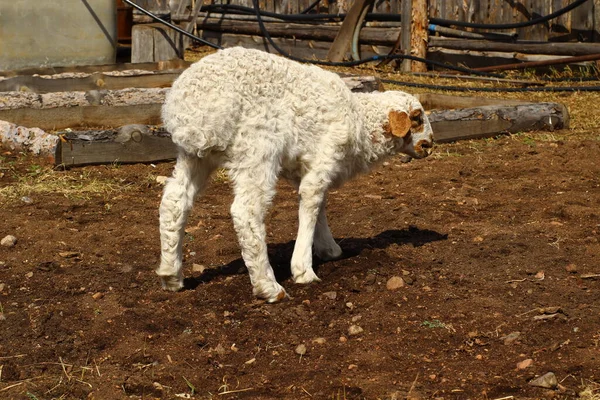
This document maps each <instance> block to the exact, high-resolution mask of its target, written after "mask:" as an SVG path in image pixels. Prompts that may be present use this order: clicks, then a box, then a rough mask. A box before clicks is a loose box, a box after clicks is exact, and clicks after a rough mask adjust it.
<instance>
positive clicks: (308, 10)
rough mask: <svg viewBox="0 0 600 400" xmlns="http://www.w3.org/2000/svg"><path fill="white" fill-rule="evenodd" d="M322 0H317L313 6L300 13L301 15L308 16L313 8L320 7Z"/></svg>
mask: <svg viewBox="0 0 600 400" xmlns="http://www.w3.org/2000/svg"><path fill="white" fill-rule="evenodd" d="M320 2H321V0H315V1H314V2H313V3H312V4H311V5H309V6H308V7H306V8H305V9H304V10H302V11H300V14H308V13H309V12H310V11H311V10H312V9H313V8H315V7H316V6H318V5H319V3H320Z"/></svg>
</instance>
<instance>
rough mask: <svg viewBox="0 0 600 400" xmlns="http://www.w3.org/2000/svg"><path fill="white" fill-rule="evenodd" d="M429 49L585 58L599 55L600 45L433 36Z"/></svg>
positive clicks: (430, 39)
mask: <svg viewBox="0 0 600 400" xmlns="http://www.w3.org/2000/svg"><path fill="white" fill-rule="evenodd" d="M429 47H430V48H431V47H442V48H444V49H453V50H474V51H497V52H506V53H513V52H518V53H525V54H549V55H556V56H583V55H587V54H599V53H600V43H568V42H567V43H557V42H537V43H532V42H525V41H517V42H515V43H505V42H494V41H489V40H467V39H447V38H441V37H434V36H431V37H430V38H429Z"/></svg>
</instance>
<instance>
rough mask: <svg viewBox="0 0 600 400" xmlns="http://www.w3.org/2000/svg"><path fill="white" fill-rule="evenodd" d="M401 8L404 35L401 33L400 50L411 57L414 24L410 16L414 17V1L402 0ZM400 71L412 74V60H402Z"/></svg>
mask: <svg viewBox="0 0 600 400" xmlns="http://www.w3.org/2000/svg"><path fill="white" fill-rule="evenodd" d="M401 7H402V11H401V12H400V15H403V16H404V17H403V18H402V33H400V42H401V46H400V50H401V51H402V54H404V55H405V56H409V55H410V53H411V31H412V27H411V25H412V22H411V19H410V18H408V16H409V15H412V0H402V2H401ZM400 69H401V71H402V72H410V71H411V70H412V60H409V59H404V60H402V63H401V65H400Z"/></svg>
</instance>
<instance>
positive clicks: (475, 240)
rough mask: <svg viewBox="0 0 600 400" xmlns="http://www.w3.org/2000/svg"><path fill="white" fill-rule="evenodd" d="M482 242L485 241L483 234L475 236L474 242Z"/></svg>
mask: <svg viewBox="0 0 600 400" xmlns="http://www.w3.org/2000/svg"><path fill="white" fill-rule="evenodd" d="M481 242H483V237H481V236H475V237H474V238H473V243H481Z"/></svg>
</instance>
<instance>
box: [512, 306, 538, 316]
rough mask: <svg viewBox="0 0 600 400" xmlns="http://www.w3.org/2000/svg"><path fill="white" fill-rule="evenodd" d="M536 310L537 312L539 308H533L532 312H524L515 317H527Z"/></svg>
mask: <svg viewBox="0 0 600 400" xmlns="http://www.w3.org/2000/svg"><path fill="white" fill-rule="evenodd" d="M538 310H539V308H534V309H533V310H529V311H525V312H524V313H523V314H518V315H517V317H522V316H523V315H527V314H530V313H532V312H534V311H538Z"/></svg>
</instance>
